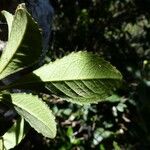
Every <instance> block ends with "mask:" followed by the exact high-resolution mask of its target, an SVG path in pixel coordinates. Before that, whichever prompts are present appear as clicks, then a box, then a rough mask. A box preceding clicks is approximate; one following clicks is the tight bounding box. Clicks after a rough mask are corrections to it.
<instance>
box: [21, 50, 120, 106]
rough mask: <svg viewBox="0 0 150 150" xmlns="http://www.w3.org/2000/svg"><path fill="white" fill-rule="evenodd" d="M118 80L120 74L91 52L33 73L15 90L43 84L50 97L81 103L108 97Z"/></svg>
mask: <svg viewBox="0 0 150 150" xmlns="http://www.w3.org/2000/svg"><path fill="white" fill-rule="evenodd" d="M121 80H122V75H121V73H120V72H119V71H118V70H117V69H116V68H114V67H113V66H112V65H111V64H110V63H108V62H106V61H105V60H104V59H102V58H100V57H99V56H97V55H94V54H92V53H87V52H78V53H72V54H70V55H68V56H66V57H64V58H62V59H60V60H56V61H55V62H52V63H50V64H48V65H45V66H43V67H41V68H39V69H37V70H35V71H33V73H32V74H29V75H28V76H26V77H24V78H23V79H21V80H20V81H18V87H19V86H22V85H23V84H24V85H28V84H33V85H34V83H38V82H39V83H42V82H44V83H45V86H46V88H47V89H48V90H49V91H50V92H51V93H52V94H55V95H57V96H59V97H61V98H63V99H65V100H68V101H71V102H74V103H79V104H85V103H97V102H99V101H102V100H103V99H105V98H106V97H109V96H110V95H112V94H113V92H114V91H115V90H116V89H117V88H118V87H119V86H120V83H121Z"/></svg>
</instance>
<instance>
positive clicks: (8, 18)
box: [2, 10, 14, 37]
mask: <svg viewBox="0 0 150 150" xmlns="http://www.w3.org/2000/svg"><path fill="white" fill-rule="evenodd" d="M2 14H3V15H4V16H5V18H6V21H7V24H8V30H9V31H8V32H9V34H8V35H9V37H10V32H11V27H12V22H13V20H14V16H13V15H12V14H11V13H9V12H7V11H5V10H3V11H2Z"/></svg>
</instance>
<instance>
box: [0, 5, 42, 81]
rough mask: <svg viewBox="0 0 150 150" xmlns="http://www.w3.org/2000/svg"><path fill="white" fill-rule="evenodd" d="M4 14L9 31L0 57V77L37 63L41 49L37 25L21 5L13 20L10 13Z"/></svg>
mask: <svg viewBox="0 0 150 150" xmlns="http://www.w3.org/2000/svg"><path fill="white" fill-rule="evenodd" d="M4 15H5V17H6V20H7V22H8V27H9V32H10V33H9V38H8V42H7V45H6V47H5V49H4V51H3V53H2V56H1V58H0V79H2V78H5V77H6V76H8V75H11V74H13V73H16V72H18V71H20V70H23V69H24V68H27V67H29V66H32V65H33V64H35V63H37V61H38V59H39V57H40V55H41V50H42V44H41V33H40V31H39V28H38V25H37V23H35V21H34V20H33V19H32V17H31V16H30V14H29V13H28V12H27V11H26V9H25V8H24V7H23V5H19V6H18V8H17V10H16V13H15V15H14V19H13V21H12V16H11V14H9V13H8V12H4ZM11 22H12V23H11Z"/></svg>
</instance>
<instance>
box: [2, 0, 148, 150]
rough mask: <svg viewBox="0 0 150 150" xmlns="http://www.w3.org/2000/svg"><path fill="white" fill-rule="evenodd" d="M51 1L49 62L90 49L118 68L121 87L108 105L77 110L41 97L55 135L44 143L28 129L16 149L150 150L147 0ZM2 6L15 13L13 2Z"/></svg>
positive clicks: (83, 107)
mask: <svg viewBox="0 0 150 150" xmlns="http://www.w3.org/2000/svg"><path fill="white" fill-rule="evenodd" d="M51 3H52V5H53V7H54V10H55V17H54V22H53V34H52V39H51V42H50V43H51V47H50V50H49V54H48V56H49V58H50V59H52V60H55V59H57V58H60V57H62V56H64V55H67V54H68V53H70V52H71V51H79V50H87V51H92V52H94V53H97V54H99V55H100V56H102V57H104V58H105V59H106V60H108V61H110V62H111V63H112V64H113V65H114V66H116V67H117V69H119V70H120V71H121V73H122V74H123V77H124V83H123V86H122V88H121V89H120V90H118V91H117V94H116V95H115V96H114V97H113V98H112V102H102V103H99V104H97V105H90V106H78V105H74V104H70V103H67V102H62V101H59V100H58V101H56V100H51V99H50V97H47V95H45V97H44V98H45V99H46V100H50V107H51V108H52V110H53V112H54V113H55V115H56V120H57V122H58V134H57V137H56V138H55V139H54V140H49V139H45V138H44V137H42V136H41V135H38V134H37V133H36V132H35V131H34V130H31V131H30V133H29V134H28V135H27V137H26V138H25V139H24V140H23V141H22V143H21V144H20V145H19V146H18V147H17V148H15V149H23V148H24V149H51V150H57V149H58V150H87V149H96V150H112V149H114V150H149V149H150V0H121V1H120V0H109V1H107V0H51ZM0 7H1V8H0V9H6V10H11V11H13V10H15V0H14V1H13V3H12V4H11V5H10V2H8V1H5V3H3V5H2V4H1V5H0ZM3 32H4V31H3ZM0 34H2V33H0ZM0 36H1V35H0ZM1 37H2V36H1ZM1 37H0V38H1Z"/></svg>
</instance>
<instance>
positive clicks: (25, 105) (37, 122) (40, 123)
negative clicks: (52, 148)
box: [3, 93, 56, 138]
mask: <svg viewBox="0 0 150 150" xmlns="http://www.w3.org/2000/svg"><path fill="white" fill-rule="evenodd" d="M3 97H4V98H5V99H7V100H8V98H9V101H11V103H12V104H13V105H14V107H15V109H16V111H17V112H18V113H19V114H20V115H21V116H22V117H23V118H24V119H25V120H26V121H27V122H28V123H29V124H30V125H31V126H32V127H33V128H34V129H35V130H36V131H37V132H39V133H41V134H43V135H44V136H45V137H49V138H54V137H55V135H56V123H55V118H54V116H53V114H52V112H51V110H50V109H49V107H48V106H47V105H46V104H45V102H43V101H42V100H41V99H40V98H38V97H37V96H34V95H31V94H25V93H17V94H11V95H10V97H9V95H3Z"/></svg>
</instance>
